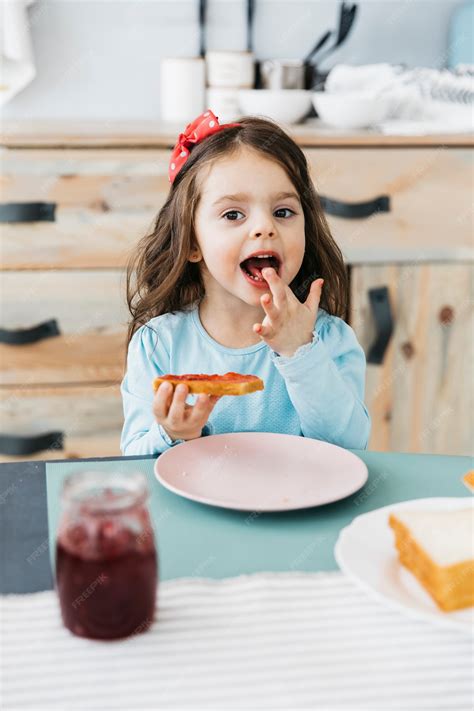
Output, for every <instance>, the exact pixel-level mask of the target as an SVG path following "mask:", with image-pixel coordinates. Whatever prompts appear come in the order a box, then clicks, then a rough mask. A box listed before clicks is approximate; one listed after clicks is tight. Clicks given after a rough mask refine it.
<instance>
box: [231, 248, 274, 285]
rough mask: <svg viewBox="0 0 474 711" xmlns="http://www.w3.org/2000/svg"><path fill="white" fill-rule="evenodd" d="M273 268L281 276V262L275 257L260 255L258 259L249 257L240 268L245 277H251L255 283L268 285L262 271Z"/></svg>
mask: <svg viewBox="0 0 474 711" xmlns="http://www.w3.org/2000/svg"><path fill="white" fill-rule="evenodd" d="M266 267H273V269H274V270H275V271H276V272H277V274H278V275H279V274H280V260H279V258H278V257H276V256H275V255H273V254H272V255H259V256H258V257H249V258H248V259H244V261H243V262H241V264H240V268H241V269H242V271H243V272H244V274H245V276H247V277H250V279H252V280H253V281H254V282H255V283H257V284H258V283H260V284H266V281H265V279H264V278H263V276H262V269H265V268H266Z"/></svg>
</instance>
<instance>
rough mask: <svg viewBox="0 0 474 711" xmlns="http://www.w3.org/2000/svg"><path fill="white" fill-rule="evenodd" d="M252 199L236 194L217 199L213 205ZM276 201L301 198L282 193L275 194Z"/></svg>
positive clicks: (292, 194)
mask: <svg viewBox="0 0 474 711" xmlns="http://www.w3.org/2000/svg"><path fill="white" fill-rule="evenodd" d="M249 197H250V195H247V193H236V194H235V195H222V197H220V198H217V200H216V201H215V202H213V203H212V205H213V206H214V205H218V204H219V203H221V202H225V201H227V200H229V201H230V202H238V201H239V200H247V199H248V198H249ZM272 197H273V199H274V200H283V199H284V198H295V200H298V201H299V197H298V195H297V194H296V193H295V192H281V193H275V194H274V195H273V196H272Z"/></svg>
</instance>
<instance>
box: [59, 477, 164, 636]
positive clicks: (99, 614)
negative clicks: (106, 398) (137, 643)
mask: <svg viewBox="0 0 474 711" xmlns="http://www.w3.org/2000/svg"><path fill="white" fill-rule="evenodd" d="M147 497H148V491H147V486H146V478H145V477H144V476H143V475H142V474H140V473H138V472H136V473H135V472H134V473H131V474H122V473H117V472H115V473H114V472H105V473H104V472H100V473H99V472H94V471H84V472H79V473H77V474H73V475H71V476H69V477H68V478H67V479H66V481H65V484H64V487H63V490H62V496H61V503H62V515H61V518H60V522H59V527H58V533H57V542H56V588H57V591H58V594H59V601H60V606H61V614H62V618H63V622H64V624H65V626H66V627H67V628H68V629H69V630H71V632H73V633H74V634H76V635H80V636H81V637H89V638H91V639H118V638H120V637H127V636H128V635H132V634H137V633H139V632H144V631H145V630H147V629H148V628H149V627H150V625H151V624H152V622H153V618H154V614H155V600H156V586H157V578H158V562H157V553H156V548H155V539H154V534H153V528H152V525H151V521H150V516H149V514H148V510H147V507H146V501H147Z"/></svg>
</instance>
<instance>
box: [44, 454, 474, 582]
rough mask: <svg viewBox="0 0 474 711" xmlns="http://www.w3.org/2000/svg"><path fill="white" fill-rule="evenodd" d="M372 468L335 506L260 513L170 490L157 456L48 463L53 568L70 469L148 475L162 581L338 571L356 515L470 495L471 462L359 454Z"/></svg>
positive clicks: (441, 457)
mask: <svg viewBox="0 0 474 711" xmlns="http://www.w3.org/2000/svg"><path fill="white" fill-rule="evenodd" d="M355 454H357V455H358V456H360V458H361V459H363V460H364V461H365V463H366V464H367V466H368V468H369V479H368V481H367V484H366V485H365V487H364V488H363V489H361V490H360V491H359V492H358V493H356V494H354V495H353V496H351V497H349V498H347V499H344V500H343V501H339V502H337V503H335V504H329V505H327V506H321V507H318V508H312V509H306V510H303V511H295V512H291V511H290V512H285V513H277V514H258V513H257V512H254V513H248V512H240V511H231V510H228V509H220V508H217V507H212V506H206V505H204V504H199V503H196V502H193V501H189V500H187V499H184V498H182V497H180V496H177V495H176V494H173V493H172V492H170V491H168V490H167V489H165V488H164V487H163V486H162V485H161V484H159V482H158V481H157V480H156V479H155V476H154V473H153V465H154V460H153V459H136V458H134V459H126V458H125V459H117V460H115V461H103V460H102V461H101V460H97V461H94V462H91V461H88V462H85V461H84V462H81V461H78V462H69V461H68V462H47V463H46V482H47V499H48V520H49V550H50V552H51V558H52V564H53V568H54V560H53V557H54V549H55V546H54V544H55V536H56V527H57V522H58V515H59V494H60V490H61V487H62V483H63V479H64V478H65V477H66V476H67V475H68V474H72V473H73V472H77V471H83V470H88V469H94V470H98V471H120V472H131V471H135V470H138V471H141V472H143V473H144V474H145V475H146V476H147V478H148V484H149V490H150V501H149V506H150V511H151V514H152V520H153V525H154V529H155V534H156V539H157V546H158V554H159V564H160V579H161V580H168V579H171V578H178V577H193V576H196V577H205V578H225V577H231V576H235V575H240V574H242V573H254V572H257V571H291V570H305V571H318V570H336V569H337V564H336V561H335V559H334V555H333V550H334V544H335V542H336V540H337V537H338V534H339V531H340V530H341V528H343V527H344V526H346V525H348V524H349V523H350V522H351V521H352V519H353V518H354V517H355V516H358V515H360V514H362V513H365V512H367V511H371V510H372V509H376V508H379V507H380V506H386V505H388V504H391V503H394V502H397V501H406V500H408V499H418V498H425V497H430V496H470V494H469V491H468V490H467V489H466V487H465V486H464V485H463V484H462V482H461V476H462V474H464V473H465V472H466V471H467V470H468V469H470V468H471V466H472V463H471V460H470V458H469V457H446V456H435V455H416V454H413V455H410V454H385V453H380V452H355Z"/></svg>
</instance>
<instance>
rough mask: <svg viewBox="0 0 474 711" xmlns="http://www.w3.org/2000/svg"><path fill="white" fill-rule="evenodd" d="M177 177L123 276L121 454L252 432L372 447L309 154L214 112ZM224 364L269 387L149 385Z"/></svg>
mask: <svg viewBox="0 0 474 711" xmlns="http://www.w3.org/2000/svg"><path fill="white" fill-rule="evenodd" d="M169 179H170V182H171V187H170V192H169V195H168V197H167V200H166V202H165V204H164V205H163V207H162V208H161V210H160V211H159V213H158V216H157V218H156V221H155V224H154V227H153V229H152V231H151V232H150V234H148V235H146V236H145V237H144V238H143V239H142V240H141V241H140V243H139V244H138V248H137V250H136V254H135V255H134V257H133V259H132V261H131V263H130V265H129V268H128V273H127V300H128V305H129V308H130V311H131V314H132V321H131V323H130V326H129V333H128V357H127V372H126V375H125V377H124V379H123V381H122V386H121V390H122V397H123V406H124V415H125V422H124V427H123V432H122V439H121V449H122V453H123V454H124V455H132V454H157V453H160V452H163V451H165V450H166V449H168V448H169V447H173V446H175V445H177V444H178V443H180V442H183V441H185V440H191V439H196V438H197V437H201V436H205V435H209V434H219V433H222V432H245V431H247V432H249V431H250V432H282V433H286V434H294V435H301V436H303V437H312V438H314V439H319V440H325V441H326V442H333V443H334V444H338V445H340V446H342V447H347V448H354V449H364V448H366V447H367V441H368V438H369V432H370V417H369V414H368V412H367V409H366V408H365V406H364V381H365V356H364V352H363V350H362V348H361V347H360V345H359V343H358V342H357V339H356V337H355V335H354V332H353V330H352V329H351V328H350V326H348V325H347V324H346V323H345V322H344V321H343V317H344V315H345V313H346V309H347V276H346V269H345V266H344V263H343V259H342V255H341V252H340V250H339V248H338V247H337V245H336V244H335V242H334V240H333V238H332V236H331V233H330V231H329V227H328V224H327V222H326V219H325V216H324V214H323V211H322V209H321V204H320V201H319V197H318V195H317V193H316V192H315V189H314V187H313V184H312V182H311V179H310V176H309V173H308V166H307V162H306V158H305V156H304V154H303V152H302V151H301V149H300V148H299V147H298V146H297V144H296V143H295V142H294V141H293V140H292V139H291V138H290V137H289V136H288V135H287V134H286V133H285V132H284V131H283V130H282V129H281V128H279V127H278V126H277V125H276V124H274V123H273V122H271V121H267V120H264V119H259V118H252V117H246V118H244V119H242V120H241V121H239V122H238V123H231V124H224V125H219V122H218V120H217V118H216V116H214V114H213V113H212V111H206V112H205V113H204V114H202V115H201V116H199V117H198V118H197V119H196V120H195V121H194V122H193V123H191V124H189V125H188V126H187V128H186V130H185V132H184V133H182V134H180V136H179V138H178V141H177V143H176V146H175V148H174V150H173V153H172V155H171V159H170V165H169ZM323 284H324V288H323ZM229 371H234V372H237V373H242V374H251V375H257V376H258V377H260V378H261V379H262V380H263V382H264V384H265V389H264V390H262V391H259V392H254V393H252V394H250V395H242V396H224V397H221V398H217V397H210V396H208V395H199V396H195V395H190V394H189V393H188V388H187V386H186V385H184V384H181V385H179V386H178V387H177V388H176V389H175V390H173V387H172V386H171V385H170V384H169V383H163V384H162V385H161V386H160V387H159V389H158V391H157V392H156V394H155V395H154V393H153V388H152V382H153V379H154V378H155V377H157V376H158V375H164V374H168V373H172V374H175V375H182V374H186V373H208V374H214V373H218V374H224V373H227V372H229ZM189 399H191V400H189Z"/></svg>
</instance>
